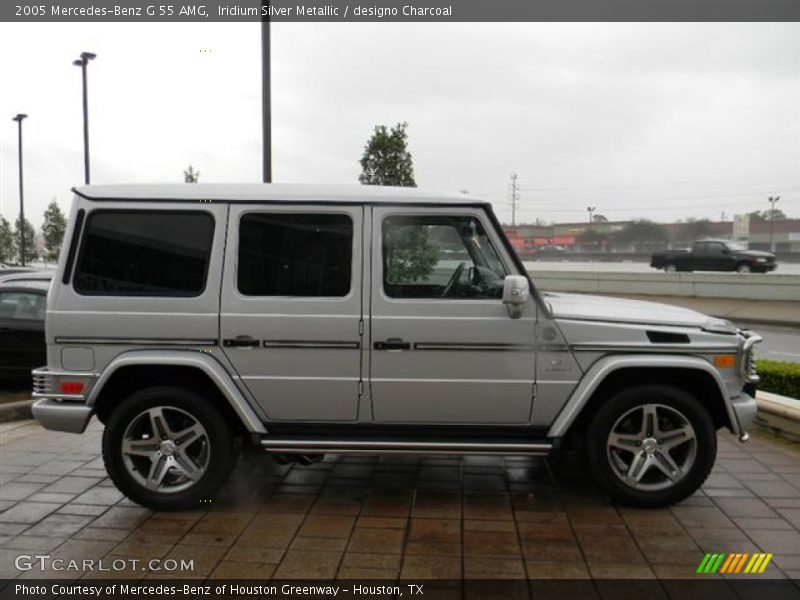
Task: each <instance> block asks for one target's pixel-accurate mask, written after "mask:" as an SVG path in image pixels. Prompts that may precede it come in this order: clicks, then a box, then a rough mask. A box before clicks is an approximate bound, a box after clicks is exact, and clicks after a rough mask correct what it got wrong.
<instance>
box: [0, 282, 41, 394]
mask: <svg viewBox="0 0 800 600" xmlns="http://www.w3.org/2000/svg"><path fill="white" fill-rule="evenodd" d="M47 287H48V283H47V282H41V281H13V282H7V281H3V282H1V283H0V378H2V379H4V380H10V379H18V380H22V379H29V378H30V371H31V369H33V368H35V367H38V366H40V365H41V364H42V363H43V362H46V361H47V354H46V352H45V342H44V315H45V304H46V296H47Z"/></svg>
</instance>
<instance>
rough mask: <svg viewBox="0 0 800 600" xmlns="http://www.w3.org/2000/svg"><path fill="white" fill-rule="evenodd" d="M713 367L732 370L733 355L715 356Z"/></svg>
mask: <svg viewBox="0 0 800 600" xmlns="http://www.w3.org/2000/svg"><path fill="white" fill-rule="evenodd" d="M714 366H715V367H717V368H718V369H732V368H733V367H735V366H736V355H735V354H717V355H716V356H715V357H714Z"/></svg>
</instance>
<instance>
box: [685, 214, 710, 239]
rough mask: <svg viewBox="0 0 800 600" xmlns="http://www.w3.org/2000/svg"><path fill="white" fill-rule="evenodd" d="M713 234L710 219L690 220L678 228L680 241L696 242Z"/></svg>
mask: <svg viewBox="0 0 800 600" xmlns="http://www.w3.org/2000/svg"><path fill="white" fill-rule="evenodd" d="M712 233H713V228H712V227H711V221H709V220H708V219H688V220H687V221H686V222H685V223H682V224H681V226H680V227H679V228H678V240H680V241H690V242H696V241H697V240H698V239H700V238H703V237H708V236H709V235H711V234H712Z"/></svg>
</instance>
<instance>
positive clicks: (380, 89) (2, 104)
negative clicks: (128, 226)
mask: <svg viewBox="0 0 800 600" xmlns="http://www.w3.org/2000/svg"><path fill="white" fill-rule="evenodd" d="M272 32H273V39H272V56H273V78H272V81H273V88H272V89H273V127H274V134H273V147H274V174H275V175H274V177H275V181H278V182H310V183H324V182H333V183H348V182H353V183H356V182H357V178H358V174H359V172H360V167H359V164H358V159H359V158H360V156H361V152H362V150H363V146H364V143H365V141H366V140H367V138H368V137H369V135H370V133H371V131H372V128H373V127H374V125H375V124H377V123H384V124H393V123H396V122H398V121H407V122H408V123H409V127H408V133H409V138H410V149H411V152H412V153H413V156H414V163H415V170H416V179H417V183H418V185H419V186H420V187H426V188H430V189H436V190H444V191H459V190H468V191H470V192H471V193H475V194H478V195H483V196H487V197H488V198H490V199H491V200H492V201H493V203H494V206H495V209H496V210H497V211H498V213H499V215H500V217H501V218H502V219H503V220H504V221H508V220H510V202H509V198H510V194H509V189H510V186H509V182H510V174H511V173H512V172H516V173H517V174H518V176H519V179H518V181H519V185H520V187H521V192H520V197H521V200H520V203H519V209H518V212H517V220H518V221H533V220H534V219H536V218H541V219H543V220H545V221H548V222H549V221H577V220H584V219H586V218H587V213H586V207H587V206H588V205H593V206H596V207H597V212H598V213H600V214H604V215H606V216H607V217H608V218H609V219H613V220H616V219H625V218H634V217H645V218H650V219H653V220H657V221H668V220H674V219H677V218H685V217H708V218H712V219H718V218H720V216H721V214H722V212H723V211H724V212H725V215H726V216H727V218H730V217H731V215H732V214H735V213H741V212H745V211H749V210H755V209H764V208H767V207H768V204H767V197H768V196H770V195H775V194H778V195H780V196H781V200H780V202H779V204H778V206H779V207H780V208H782V209H783V210H784V211H786V212H787V213H789V214H790V215H791V216H796V217H800V24H794V23H792V24H789V23H787V24H749V23H748V24H603V23H597V24H546V23H545V24H446V25H442V24H413V25H411V24H389V23H375V24H373V23H349V24H294V23H289V24H286V23H284V24H274V25H273V27H272ZM259 36H260V27H259V25H258V24H250V23H242V24H219V23H203V24H180V25H173V24H157V25H152V24H146V25H144V24H142V25H129V24H87V25H76V24H10V23H2V24H0V57H2V58H0V82H2V83H1V84H0V144H2V154H0V178H1V179H2V184H1V185H0V194H1V196H0V201H1V204H2V206H1V207H0V208H1V209H2V213H3V215H4V216H5V217H6V218H7V219H9V220H12V219H13V218H16V215H17V214H18V187H17V151H16V143H17V132H16V124H15V123H14V122H12V121H11V117H12V116H13V115H14V114H16V113H17V112H25V113H27V114H28V115H29V118H28V120H26V121H25V123H24V142H25V149H24V150H25V191H26V194H25V196H26V213H27V214H29V215H30V219H31V221H32V222H33V223H34V225H36V227H37V228H38V227H39V225H40V224H41V214H42V212H43V210H44V208H45V206H46V204H47V203H48V202H49V201H50V200H51V199H52V198H57V200H58V202H59V204H60V205H61V206H62V208H63V209H64V210H67V209H68V207H69V202H70V192H69V190H70V188H71V187H72V186H73V185H76V184H80V183H82V181H83V162H82V161H83V155H82V152H83V149H82V129H81V127H82V121H81V95H80V94H81V89H80V70H79V69H78V68H76V67H73V66H72V65H71V61H72V60H73V59H74V58H76V57H77V55H78V54H79V53H80V52H81V51H83V50H88V51H92V52H96V53H97V54H98V58H97V60H95V61H94V62H93V63H91V65H90V67H89V92H90V125H91V128H90V129H91V150H92V152H91V155H92V181H93V182H94V183H111V182H114V183H119V182H167V181H170V182H181V181H182V171H183V169H184V168H185V167H186V166H187V165H188V164H189V163H191V164H192V165H194V166H195V167H196V168H197V169H199V171H200V173H201V176H200V180H201V181H203V182H217V181H221V182H242V181H243V182H247V181H259V180H260V176H261V167H260V156H261V151H260V144H261V140H260V136H261V113H260V93H261V87H260V86H261V79H260V37H259Z"/></svg>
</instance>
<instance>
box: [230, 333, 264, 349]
mask: <svg viewBox="0 0 800 600" xmlns="http://www.w3.org/2000/svg"><path fill="white" fill-rule="evenodd" d="M222 345H223V346H225V347H226V348H258V347H259V346H260V345H261V342H259V341H258V340H256V339H253V338H252V337H250V336H249V335H239V336H236V337H235V338H227V339H224V340H222Z"/></svg>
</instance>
